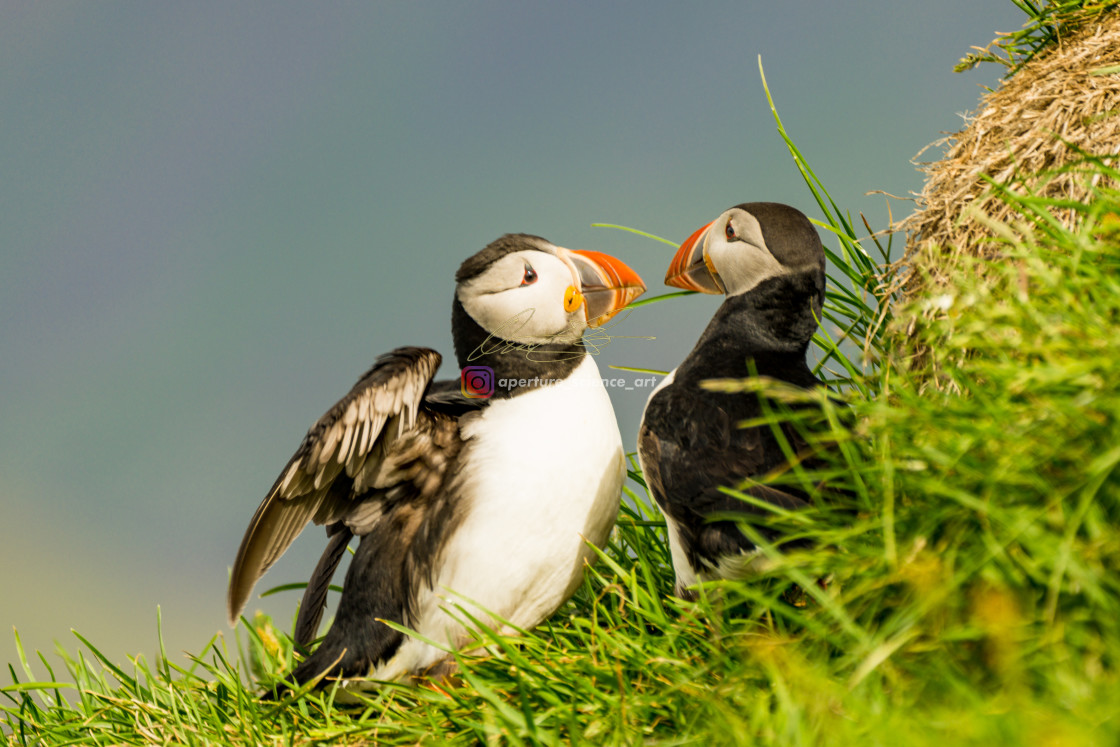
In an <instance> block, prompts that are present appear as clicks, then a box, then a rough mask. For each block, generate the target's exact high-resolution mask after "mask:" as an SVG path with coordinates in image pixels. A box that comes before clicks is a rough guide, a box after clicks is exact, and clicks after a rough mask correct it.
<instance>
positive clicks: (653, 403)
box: [638, 202, 825, 599]
mask: <svg viewBox="0 0 1120 747" xmlns="http://www.w3.org/2000/svg"><path fill="white" fill-rule="evenodd" d="M665 282H666V283H667V284H668V285H671V286H673V287H676V288H682V289H685V290H693V291H699V292H701V293H711V294H722V295H725V296H726V300H724V302H723V303H722V304H721V305H720V307H719V309H718V310H717V311H716V313H715V316H713V317H712V320H711V322H709V324H708V326H707V328H706V329H705V330H704V333H703V334H702V335H700V339H699V341H697V343H696V346H695V347H694V348H693V349H692V352H690V353H689V354H688V356H687V357H686V358H685V359H684V361H683V362H682V363H681V364H680V366H678V367H677V368H676V369H674V370H673V371H672V372H670V373H669V374H668V375H667V376H666V377H665V378H664V379H663V380H662V381H661V382H660V383H659V385H658V386H657V387H656V388H655V389H654V390H653V391H652V392H651V393H650V397H649V399H648V401H647V402H646V407H645V410H644V412H643V414H642V420H641V424H640V426H639V428H638V459H639V463H640V464H641V467H642V473H643V475H644V476H645V481H646V485H647V486H648V488H649V491H650V493H651V494H652V496H653V498H654V500H656V502H657V504H658V506H659V507H660V509H661V512H662V514H663V515H664V517H665V522H666V525H667V529H668V539H669V550H670V553H671V556H672V563H673V571H674V575H675V577H676V578H675V581H676V586H675V590H674V591H675V594H676V595H677V596H679V597H681V598H684V599H695V598H696V596H697V593H696V589H695V587H696V585H697V584H698V583H700V582H704V581H712V580H716V579H736V578H744V577H747V576H749V575H750V574H751V573H752V572H753V571H757V570H759V569H760V568H761V567H762V564H763V563H764V559H763V558H762V556H761V555H760V550H759V548H757V547H756V546H755V545H754V543H753V542H751V540H749V539H748V538H747V537H746V536H745V535H744V533H743V532H742V530H741V529H740V528H739V523H738V522H737V521H736V520H734V515H735V514H739V515H742V516H744V518H746V517H747V516H749V514H750V513H752V512H754V513H757V512H759V511H760V510H761V509H758V508H752V506H750V504H748V503H745V502H744V501H742V500H739V499H737V498H735V497H733V496H730V495H727V494H726V493H725V492H723V491H721V488H732V489H739V490H741V491H743V492H746V493H748V494H750V495H751V496H753V497H754V498H756V499H758V500H759V501H764V502H766V503H768V504H771V505H774V506H778V507H781V508H782V509H786V510H796V509H800V508H803V507H805V506H807V505H809V502H810V501H809V496H808V495H806V494H805V492H804V491H801V490H799V489H798V488H796V487H791V486H785V485H783V486H782V487H781V488H777V487H774V486H770V485H763V484H759V483H758V482H756V481H755V480H757V479H758V478H761V477H762V476H763V475H766V474H768V473H771V472H773V471H775V470H781V469H784V468H787V467H788V466H789V465H788V458H787V456H786V451H785V450H783V448H782V444H781V443H780V439H779V438H778V437H776V435H775V434H774V431H773V429H772V426H771V425H769V424H762V425H749V424H748V425H747V427H742V424H743V423H744V421H750V420H752V419H755V418H759V417H760V416H762V415H763V413H764V409H763V403H762V401H761V399H760V395H759V394H756V393H753V392H737V393H727V392H720V391H712V390H710V389H706V388H705V387H704V386H703V383H704V382H705V381H707V380H710V379H728V378H731V379H746V378H748V377H754V376H758V377H769V378H771V379H776V380H778V381H782V382H785V383H786V384H790V385H792V386H795V387H799V388H802V389H814V388H816V387H820V386H823V384H822V382H821V381H819V380H818V379H817V377H816V376H814V375H813V372H812V370H810V368H809V366H808V364H807V363H806V360H805V354H806V351H807V349H808V346H809V342H810V340H811V339H812V337H813V334H814V333H815V332H816V330H817V327H818V321H819V319H820V318H821V310H822V307H823V303H824V290H825V254H824V247H823V245H822V244H821V240H820V236H819V235H818V234H817V232H816V230H815V229H814V228H813V225H812V223H810V222H809V219H808V218H807V217H805V215H804V214H803V213H801V212H800V211H799V210H797V209H796V208H793V207H790V206H788V205H782V204H779V203H773V202H748V203H744V204H742V205H737V206H735V207H733V208H730V209H728V210H726V211H724V212H723V213H722V214H721V215H720V216H719V217H718V218H716V219H715V220H714V221H712V222H711V223H709V224H707V225H705V226H703V227H702V228H700V229H699V230H697V231H696V232H694V233H693V234H692V235H691V236H689V237H688V239H687V240H685V242H684V243H683V244H681V246H680V248H679V250H678V251H677V253H676V255H675V256H674V257H673V260H672V262H671V263H670V265H669V269H668V271H667V273H666V275H665ZM781 430H782V433H783V436H784V438H785V440H786V441H787V444H788V446H790V447H792V449H793V451H794V453H795V454H796V455H799V456H800V457H801V458H803V459H804V460H805V462H807V463H808V466H813V464H814V457H813V456H812V455H811V454H809V453H808V451H809V450H808V449H807V446H806V443H805V440H804V438H802V436H801V434H799V433H798V432H797V431H796V430H795V429H794V428H793V427H792V426H790V425H789V424H783V425H782V426H781ZM729 514H730V515H732V516H731V517H730V518H729Z"/></svg>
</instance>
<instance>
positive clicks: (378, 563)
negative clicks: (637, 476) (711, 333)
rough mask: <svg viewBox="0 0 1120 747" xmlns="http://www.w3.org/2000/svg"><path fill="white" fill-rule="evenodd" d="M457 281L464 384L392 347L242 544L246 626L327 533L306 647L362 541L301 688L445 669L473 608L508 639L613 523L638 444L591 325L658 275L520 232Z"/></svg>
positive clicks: (468, 266)
mask: <svg viewBox="0 0 1120 747" xmlns="http://www.w3.org/2000/svg"><path fill="white" fill-rule="evenodd" d="M455 281H456V286H455V295H454V299H453V302H452V312H451V327H452V338H453V342H454V350H455V357H456V359H457V361H458V365H459V367H460V371H461V374H460V378H459V379H457V380H448V381H435V380H433V377H434V376H435V373H436V370H437V369H438V368H439V365H440V361H441V357H440V354H439V353H438V352H436V351H435V350H432V349H430V348H425V347H402V348H398V349H396V350H393V351H391V352H389V353H386V354H384V355H382V356H380V357H378V358H377V359H376V361H375V362H374V364H373V366H372V368H370V369H369V370H368V371H367V372H366V373H365V374H363V375H362V377H361V378H360V379H358V382H357V383H356V384H355V385H354V386H353V388H352V389H351V390H350V391H349V392H348V393H347V394H346V396H344V397H343V398H342V399H340V400H339V401H338V402H337V403H336V404H335V405H334V406H333V407H331V408H330V409H329V410H328V411H327V412H326V413H325V414H324V415H323V416H322V417H321V418H319V419H318V421H316V422H315V424H314V425H312V426H311V428H310V430H308V432H307V434H306V436H304V438H303V440H302V442H301V443H300V445H299V448H298V449H296V452H295V454H294V455H293V456H292V457H291V459H289V460H288V463H287V465H286V466H285V467H284V468H283V470H282V471H281V472H280V475H279V477H278V478H277V479H276V482H275V483H274V484H273V486H272V488H271V489H270V490H269V491H268V493H267V494H266V495H265V497H264V500H263V501H262V502H261V504H260V506H259V507H258V508H257V510H256V513H254V514H253V517H252V519H251V520H250V522H249V527H248V529H247V530H246V532H245V535H244V538H243V539H242V541H241V545H240V547H239V548H238V551H237V556H236V559H235V560H234V563H233V568H232V571H231V574H230V581H229V592H228V599H227V602H228V611H229V621H230V625H231V626H233V625H235V624H236V621H237V619H238V617H239V615H240V614H241V611H242V610H243V609H244V607H245V604H246V602H247V601H248V599H249V596H250V593H251V591H252V589H253V587H254V585H255V584H256V582H257V581H258V580H259V579H260V578H261V576H262V575H263V574H264V573H265V572H266V571H267V570H268V568H269V567H270V566H271V565H272V564H273V563H274V562H275V561H276V560H277V559H278V558H279V557H280V556H281V555H282V554H283V553H284V551H285V550H286V549H287V548H288V547H289V546H290V545H291V543H292V541H293V540H294V539H295V538H296V536H297V535H298V534H300V532H301V531H302V530H303V528H304V527H305V526H306V525H307V524H308V523H309V522H314V523H316V524H320V525H324V526H325V527H326V533H327V544H326V549H325V550H324V552H323V555H322V557H321V559H320V560H319V563H318V565H317V566H316V568H315V569H314V571H313V573H312V575H311V578H310V581H309V582H308V585H307V587H306V590H305V593H304V596H303V600H302V602H301V604H300V607H299V613H298V616H297V618H296V626H295V630H294V635H293V638H294V640H295V642H296V643H297V644H300V645H301V646H308V645H309V644H311V643H312V642H313V641H314V639H315V638H316V635H317V630H318V627H319V623H320V621H321V617H322V614H323V609H324V606H325V604H326V595H327V589H328V587H329V585H330V582H331V579H332V577H333V575H334V572H335V570H336V569H337V567H338V565H339V561H340V560H341V558H342V556H343V555H344V554H345V552H346V549H347V547H348V546H349V544H350V542H351V540H352V539H353V538H354V537H357V538H358V542H357V547H356V549H355V550H354V556H353V559H352V560H351V563H350V566H349V569H348V571H347V573H346V577H345V581H344V584H343V587H342V594H341V597H340V600H339V603H338V608H337V612H336V615H335V619H334V622H333V624H332V625H331V626H330V628H329V629H328V630H327V632H326V634H325V635H324V637H323V639H322V641H321V643H320V644H319V646H318V647H317V648H316V649H315V650H314V651H313V652H312V653H311V654H310V655H309V656H308V657H307V658H305V659H304V660H303V661H302V662H301V663H300V664H299V665H298V666H296V667H295V668H294V670H293V671H292V673H291V675H290V680H291V682H294V683H295V684H296V685H305V684H308V683H313V684H314V685H318V686H322V685H325V684H329V683H332V682H334V681H340V683H341V685H342V686H343V687H344V688H350V687H354V688H357V689H375V688H376V687H378V686H379V683H382V682H386V681H407V682H419V681H422V680H424V679H432V680H439V679H442V678H444V677H446V676H448V675H450V674H451V673H452V672H453V671H454V662H453V659H452V657H451V655H450V654H449V653H448V651H449V650H457V649H459V648H462V647H463V646H464V645H465V644H467V643H468V642H469V641H470V640H471V635H470V632H469V630H468V628H467V627H466V623H465V622H464V620H465V619H467V616H468V615H469V616H473V617H474V618H476V619H477V620H479V621H481V622H483V623H486V624H494V625H497V626H498V627H499V629H502V630H504V631H507V632H510V633H515V632H516V631H517V630H518V629H523V630H524V629H529V628H532V627H533V626H535V625H537V624H538V623H540V622H541V621H542V620H544V619H545V618H546V617H548V616H549V615H551V614H552V613H553V612H554V611H555V610H556V609H558V608H559V607H560V605H561V604H563V603H564V602H565V601H567V600H568V599H569V598H570V597H571V596H572V594H574V593H575V591H576V589H577V588H578V587H579V585H580V583H581V581H582V579H583V573H584V567H585V565H586V564H587V563H589V562H591V561H593V559H594V557H595V552H594V550H593V549H592V547H591V546H592V545H595V546H600V547H601V546H602V545H604V543H605V542H606V540H607V537H608V535H609V534H610V531H611V529H612V527H613V526H614V522H615V518H616V515H617V512H618V507H619V501H620V493H621V488H622V482H623V478H624V476H625V474H626V465H625V454H624V452H623V448H622V439H621V436H620V434H619V429H618V424H617V421H616V420H615V415H614V410H613V408H612V406H611V401H610V399H609V397H608V395H607V392H606V389H605V388H604V386H603V383H602V379H601V378H600V375H599V370H598V367H597V366H596V364H595V360H594V358H593V357H592V356H590V355H589V354H588V351H587V349H586V348H585V346H584V341H583V333H584V331H585V330H587V329H588V328H589V327H596V326H600V325H602V324H604V323H605V322H607V321H608V320H609V319H610V318H611V317H612V316H614V315H615V314H616V313H617V312H618V311H620V310H621V309H622V308H623V307H624V306H626V305H627V304H628V303H630V302H631V301H633V300H634V299H635V298H636V297H638V296H639V295H641V293H642V292H643V291H644V290H645V285H644V283H643V282H642V280H641V278H640V277H639V276H638V275H637V273H635V272H634V271H633V270H632V269H630V268H629V267H628V266H627V265H625V264H624V263H623V262H621V261H620V260H618V259H616V258H614V257H612V256H610V255H607V254H603V253H601V252H595V251H575V250H570V249H565V248H563V247H560V246H556V245H555V244H552V243H551V242H549V241H547V240H545V239H543V238H541V237H539V236H533V235H529V234H507V235H505V236H502V237H501V238H499V239H497V240H496V241H494V242H492V243H490V244H489V245H488V246H486V247H485V248H484V249H482V250H481V251H479V252H478V253H477V254H475V255H473V256H471V257H469V258H468V259H467V260H465V261H464V262H463V263H462V265H461V266H460V267H459V270H458V272H457V273H456V275H455ZM464 613H466V614H464ZM386 622H391V623H395V624H396V625H398V626H401V627H403V628H406V629H408V630H410V631H412V632H414V633H415V635H406V634H404V633H402V632H400V629H399V628H394V627H391V626H390V625H387V624H386ZM286 689H287V688H286V686H284V685H282V686H281V687H280V688H278V690H277V692H282V691H284V690H286Z"/></svg>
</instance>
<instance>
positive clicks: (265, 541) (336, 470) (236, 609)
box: [227, 347, 441, 625]
mask: <svg viewBox="0 0 1120 747" xmlns="http://www.w3.org/2000/svg"><path fill="white" fill-rule="evenodd" d="M440 361H441V357H440V354H439V353H437V352H436V351H434V350H430V349H428V348H419V347H406V348H398V349H396V350H394V351H392V352H390V353H387V354H385V355H382V356H380V357H379V358H378V359H377V361H376V362H375V363H374V364H373V367H372V368H370V370H369V371H367V372H366V373H365V375H363V376H362V377H361V378H360V379H359V380H358V383H357V384H355V385H354V387H353V388H352V389H351V390H350V392H349V393H348V394H347V395H346V396H345V397H343V398H342V399H341V400H339V401H338V403H337V404H335V406H334V407H332V408H331V409H330V410H328V411H327V412H326V414H325V415H323V416H322V417H321V418H319V420H318V421H317V422H316V423H315V424H314V425H313V426H311V429H310V430H309V431H308V432H307V435H306V436H304V438H303V441H302V442H301V443H300V445H299V448H298V449H297V450H296V453H295V454H294V455H293V456H292V458H291V459H290V460H289V461H288V464H287V466H286V467H285V468H284V470H283V471H282V472H281V473H280V477H278V478H277V479H276V482H275V483H274V484H273V486H272V489H271V490H269V491H268V494H267V495H266V496H265V498H264V500H263V501H262V502H261V505H260V506H259V507H258V508H257V511H256V513H255V514H253V518H252V520H251V521H250V522H249V528H248V529H247V530H246V531H245V536H244V538H243V539H242V540H241V547H240V548H239V549H238V551H237V558H236V560H234V563H233V571H232V573H231V575H230V582H229V596H228V599H227V601H228V609H229V618H230V624H231V625H232V624H234V623H236V621H237V617H238V616H239V615H240V614H241V610H242V609H243V608H244V607H245V603H246V602H247V601H248V598H249V594H250V592H251V591H252V589H253V586H254V585H255V584H256V582H257V580H258V579H260V577H261V576H262V575H264V573H265V571H267V570H268V569H269V567H270V566H271V565H272V564H273V563H274V562H276V560H277V559H278V558H279V557H280V556H281V555H282V554H283V553H284V551H285V550H287V549H288V546H289V545H291V543H292V541H293V540H294V539H295V538H296V536H297V535H298V534H299V533H300V532H301V531H302V530H303V528H304V526H306V525H307V522H308V521H312V520H313V521H315V523H317V524H332V525H333V524H335V523H336V522H339V521H340V520H343V519H346V518H348V517H350V516H351V515H352V514H354V513H355V512H357V513H364V514H366V515H369V514H371V513H373V514H376V513H379V511H377V510H376V509H375V508H374V507H372V506H371V507H367V508H365V510H364V511H363V510H362V506H361V503H363V502H369V501H368V500H367V501H361V502H359V501H357V500H356V499H357V498H359V497H361V496H363V494H365V493H367V492H369V491H372V490H374V489H375V488H383V487H386V483H388V482H391V481H393V480H394V478H400V477H402V476H401V475H400V474H399V472H398V470H396V469H393V468H392V465H390V464H389V463H392V462H395V461H396V460H395V459H393V458H392V457H393V455H394V452H395V451H397V449H394V445H396V444H397V442H398V441H401V440H402V439H403V440H404V441H410V442H411V441H415V440H417V439H416V436H417V433H416V432H417V430H418V419H425V420H427V419H431V418H432V417H433V416H432V414H431V413H429V412H428V411H427V410H426V409H424V408H422V407H421V404H422V401H423V398H424V392H425V391H426V389H427V388H428V385H429V384H430V383H431V380H432V377H433V376H434V375H435V372H436V369H437V368H439V364H440ZM423 425H431V424H430V423H424V424H423ZM419 430H427V431H430V430H431V429H430V428H420V429H419ZM421 440H422V439H421ZM386 468H389V469H386ZM348 523H349V522H348ZM342 534H346V533H342ZM339 536H340V533H332V537H334V538H337V537H339ZM337 544H338V543H337V542H331V543H330V545H329V547H328V552H330V551H331V548H332V547H333V548H334V553H335V555H336V559H335V560H334V564H333V565H332V566H331V568H330V570H331V572H332V573H333V570H334V566H337V559H338V558H341V551H340V548H339V547H336V545H337ZM344 546H345V545H343V547H344ZM320 565H322V562H321V563H320ZM316 573H317V574H318V569H317V571H316ZM327 580H328V581H329V575H328V576H327ZM312 581H313V582H314V581H315V579H314V578H313V579H312Z"/></svg>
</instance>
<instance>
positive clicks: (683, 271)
mask: <svg viewBox="0 0 1120 747" xmlns="http://www.w3.org/2000/svg"><path fill="white" fill-rule="evenodd" d="M714 222H715V221H713V223H714ZM711 227H712V224H711V223H709V224H708V225H706V226H704V227H702V228H700V229H698V230H697V231H695V232H693V234H692V235H691V236H689V237H688V238H687V239H685V241H684V243H683V244H681V248H680V249H678V250H677V253H676V255H675V256H674V257H673V261H672V262H670V263H669V270H668V271H667V272H666V273H665V284H666V285H671V286H673V287H674V288H683V289H684V290H691V291H700V292H701V293H715V294H722V293H724V289H723V282H722V281H721V280H720V277H719V275H718V274H717V273H716V271H715V268H713V267H712V266H711V263H710V262H709V261H708V252H707V244H708V241H707V239H708V230H709V229H710V228H711Z"/></svg>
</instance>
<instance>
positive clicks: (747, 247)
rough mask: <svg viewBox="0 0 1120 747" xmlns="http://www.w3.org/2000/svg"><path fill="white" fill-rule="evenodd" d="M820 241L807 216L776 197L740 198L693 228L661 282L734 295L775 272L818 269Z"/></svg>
mask: <svg viewBox="0 0 1120 747" xmlns="http://www.w3.org/2000/svg"><path fill="white" fill-rule="evenodd" d="M824 265H825V255H824V246H823V245H822V244H821V239H820V236H819V235H818V234H817V231H816V229H815V228H814V227H813V224H812V223H810V222H809V219H808V218H807V217H805V215H804V214H803V213H802V212H801V211H800V210H797V209H796V208H792V207H790V206H789V205H782V204H780V203H777V202H745V203H743V204H742V205H736V206H735V207H733V208H730V209H728V210H725V211H724V212H723V213H722V214H721V215H720V216H719V217H718V218H716V219H715V220H714V221H712V222H711V223H709V224H708V225H706V226H704V227H703V228H701V229H700V230H698V231H696V232H695V233H693V234H692V235H691V236H690V237H689V238H688V239H687V240H686V241H685V242H684V243H683V244H682V245H681V248H680V249H679V250H678V252H677V254H676V256H675V257H674V258H673V262H672V264H670V266H669V271H668V272H667V273H666V275H665V282H666V283H667V284H669V285H672V286H676V287H678V288H685V289H688V290H698V291H701V292H704V293H725V294H727V295H729V296H735V295H739V294H742V293H746V292H747V291H749V290H751V289H752V288H754V287H756V286H757V285H758V284H759V283H761V282H763V281H765V280H767V279H769V278H773V277H778V276H781V275H793V274H804V273H811V274H814V275H819V279H820V286H821V288H822V291H823V288H824Z"/></svg>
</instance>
